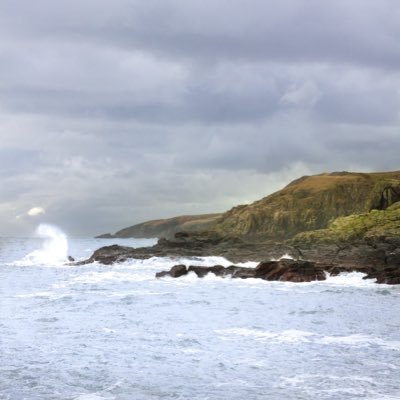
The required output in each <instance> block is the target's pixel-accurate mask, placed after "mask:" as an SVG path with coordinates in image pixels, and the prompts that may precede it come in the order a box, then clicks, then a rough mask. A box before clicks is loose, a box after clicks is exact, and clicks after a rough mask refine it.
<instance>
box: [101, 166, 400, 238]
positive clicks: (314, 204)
mask: <svg viewBox="0 0 400 400" xmlns="http://www.w3.org/2000/svg"><path fill="white" fill-rule="evenodd" d="M397 201H400V171H395V172H378V173H357V172H333V173H325V174H320V175H312V176H303V177H301V178H299V179H296V180H294V181H293V182H291V183H289V184H288V185H287V186H286V187H285V188H283V189H282V190H279V191H277V192H275V193H273V194H271V195H269V196H267V197H264V198H263V199H261V200H258V201H255V202H254V203H252V204H249V205H240V206H237V207H234V208H232V209H231V210H229V211H227V212H225V213H224V214H206V215H194V216H193V215H192V216H180V217H175V218H169V219H160V220H155V221H148V222H144V223H141V224H137V225H134V226H131V227H129V228H125V229H122V230H120V231H118V232H116V233H115V235H110V234H106V235H101V236H100V237H110V238H112V237H119V238H126V237H137V238H138V237H167V238H168V237H172V236H173V235H174V234H175V233H176V232H180V231H186V232H195V231H197V232H198V231H208V230H213V231H215V232H216V233H217V234H219V235H221V236H223V237H225V236H246V237H249V238H257V239H263V240H264V239H273V240H284V239H289V238H292V237H293V236H295V235H296V234H298V233H301V232H305V231H314V230H318V229H323V228H327V227H328V225H329V223H330V222H332V221H333V220H335V219H336V218H339V217H344V216H349V215H352V214H365V213H368V212H369V211H371V210H385V209H387V208H388V207H390V206H391V205H392V204H394V203H395V202H397Z"/></svg>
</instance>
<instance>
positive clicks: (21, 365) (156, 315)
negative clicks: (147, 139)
mask: <svg viewBox="0 0 400 400" xmlns="http://www.w3.org/2000/svg"><path fill="white" fill-rule="evenodd" d="M41 229H42V230H41V231H39V234H40V237H38V238H33V239H22V238H1V239H0V399H2V400H3V399H5V400H22V399H27V400H45V399H75V400H114V399H115V400H117V399H118V400H119V399H121V400H132V399H138V400H141V399H143V400H147V399H199V400H200V399H202V400H205V399H216V400H217V399H218V400H220V399H226V400H235V399H238V400H239V399H240V400H242V399H246V400H251V399H268V400H270V399H279V400H281V399H296V400H298V399H307V400H308V399H332V400H333V399H335V400H337V399H369V400H385V399H387V400H388V399H400V329H399V327H400V287H398V286H386V285H377V284H375V283H374V282H373V281H367V280H363V279H362V275H360V274H357V273H354V274H347V275H341V276H339V277H335V278H329V279H328V280H327V281H325V282H315V283H306V284H294V283H281V282H264V281H260V280H253V279H250V280H235V279H222V278H217V277H214V276H208V277H206V278H204V279H198V278H197V277H195V276H193V275H188V276H186V277H182V278H179V279H173V278H163V279H155V278H154V275H155V273H156V272H158V271H160V270H164V269H167V268H170V267H171V266H173V265H174V264H176V263H187V264H189V263H190V264H197V265H214V264H217V263H218V264H224V265H229V261H227V260H225V259H221V258H215V257H209V258H197V259H171V258H152V259H149V260H144V261H142V260H131V261H129V262H125V263H123V264H118V265H113V266H103V265H99V264H91V265H84V266H79V267H75V266H67V265H65V259H66V256H67V254H71V255H73V256H74V257H76V258H78V259H80V258H86V257H87V256H89V255H90V254H91V253H92V251H93V250H95V249H96V248H98V247H100V246H102V245H108V244H111V243H112V242H114V241H109V240H99V239H73V238H72V239H71V238H70V239H67V238H66V237H65V235H63V233H62V232H60V231H58V230H56V229H54V228H51V227H42V228H41ZM117 242H118V243H120V244H125V245H131V246H143V245H149V244H152V243H153V242H154V241H153V240H133V239H129V240H128V239H126V240H119V241H117ZM248 265H249V266H253V265H254V263H253V264H251V263H249V264H248Z"/></svg>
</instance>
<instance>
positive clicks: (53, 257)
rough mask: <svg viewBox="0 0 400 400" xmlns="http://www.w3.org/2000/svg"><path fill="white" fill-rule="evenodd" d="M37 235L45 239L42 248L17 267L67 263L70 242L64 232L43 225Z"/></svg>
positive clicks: (39, 227) (17, 263)
mask: <svg viewBox="0 0 400 400" xmlns="http://www.w3.org/2000/svg"><path fill="white" fill-rule="evenodd" d="M35 233H36V236H37V237H39V238H41V239H43V243H42V247H41V248H40V249H36V250H34V251H32V252H31V253H29V254H28V255H26V256H25V257H24V258H22V259H21V260H19V261H17V262H16V263H15V264H16V265H46V266H54V265H59V264H63V263H65V262H66V261H67V258H68V240H67V235H66V234H65V233H64V232H62V231H61V230H60V229H59V228H57V227H56V226H52V225H47V224H41V225H39V226H38V228H37V229H36V232H35Z"/></svg>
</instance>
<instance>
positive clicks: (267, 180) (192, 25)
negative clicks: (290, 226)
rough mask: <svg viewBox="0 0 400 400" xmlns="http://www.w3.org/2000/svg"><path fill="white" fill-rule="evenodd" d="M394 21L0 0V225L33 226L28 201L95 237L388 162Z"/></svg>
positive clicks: (200, 6)
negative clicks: (299, 180)
mask: <svg viewBox="0 0 400 400" xmlns="http://www.w3.org/2000/svg"><path fill="white" fill-rule="evenodd" d="M399 16H400V3H399V2H398V1H397V0H381V1H379V2H376V1H375V0H354V1H352V2H348V1H345V0H338V1H335V2H324V3H321V2H320V1H317V0H307V1H305V0H290V1H289V0H283V1H281V2H279V3H277V2H272V1H268V0H267V1H265V0H255V1H253V2H251V3H249V2H245V1H244V0H237V1H234V2H232V1H228V0H203V1H197V0H194V1H190V2H182V1H178V0H163V1H161V0H148V1H146V2H144V1H140V0H115V1H112V2H110V1H108V0H80V1H78V0H70V1H68V2H67V1H64V0H61V1H58V2H54V1H51V0H38V1H36V2H26V1H22V0H12V1H11V0H4V1H2V2H1V3H0V35H1V42H0V63H1V65H2V74H1V76H0V137H1V141H0V185H1V188H2V191H1V196H0V222H1V224H0V227H1V230H2V231H1V232H0V233H2V234H6V235H7V234H21V235H23V234H26V232H27V231H29V229H31V228H33V224H35V223H36V222H37V219H38V217H43V214H41V213H40V212H39V211H38V210H37V211H32V210H35V208H38V209H39V206H37V207H33V208H32V205H40V207H41V208H43V210H45V212H46V214H45V216H46V220H48V222H51V223H53V224H56V225H57V224H58V225H61V226H62V227H66V230H67V231H68V232H70V233H72V234H88V235H89V234H97V233H101V232H102V231H113V230H117V229H119V228H122V227H124V226H126V225H129V224H133V223H136V222H141V221H143V220H145V219H151V218H161V217H168V216H173V215H178V214H183V213H187V214H190V213H201V212H211V211H223V210H226V209H229V208H230V207H232V206H234V205H235V204H238V203H241V202H245V201H247V202H248V201H252V200H256V199H257V198H259V197H262V196H264V195H266V194H268V193H270V192H271V191H272V190H276V189H278V188H279V187H280V186H283V185H285V184H286V183H288V180H290V179H292V178H293V179H294V178H296V177H297V176H298V175H302V174H304V173H318V172H321V171H329V170H335V169H337V170H345V169H359V170H365V171H367V170H382V169H386V170H389V169H398V168H399V166H398V165H399V164H398V154H397V152H396V149H398V148H399V146H400V137H399V134H398V125H399V122H400V120H399V119H400V92H399V91H398V88H399V87H400V74H399V72H398V71H399V67H400V57H399V47H398V40H397V38H398V37H399V35H400V27H399V24H398V20H399ZM25 210H29V211H31V214H32V213H33V214H36V215H28V213H27V212H26V211H25ZM16 214H20V215H21V216H22V217H20V218H19V220H16V219H15V215H16Z"/></svg>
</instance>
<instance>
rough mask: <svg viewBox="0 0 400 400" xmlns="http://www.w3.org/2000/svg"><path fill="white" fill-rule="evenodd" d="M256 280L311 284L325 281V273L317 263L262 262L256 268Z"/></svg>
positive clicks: (283, 260)
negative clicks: (316, 281)
mask: <svg viewBox="0 0 400 400" xmlns="http://www.w3.org/2000/svg"><path fill="white" fill-rule="evenodd" d="M256 278H261V279H265V280H268V281H290V282H311V281H315V280H318V281H322V280H325V279H326V277H325V273H324V270H323V269H322V268H319V267H317V266H316V264H315V263H313V262H310V261H302V260H291V259H281V260H279V261H267V262H262V263H260V264H259V265H258V266H257V267H256Z"/></svg>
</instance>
